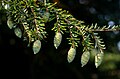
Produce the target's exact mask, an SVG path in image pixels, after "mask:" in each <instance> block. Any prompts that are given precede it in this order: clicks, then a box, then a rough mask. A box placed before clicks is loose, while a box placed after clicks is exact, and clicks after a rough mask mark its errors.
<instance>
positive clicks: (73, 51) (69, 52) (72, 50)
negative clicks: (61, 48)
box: [67, 47, 76, 63]
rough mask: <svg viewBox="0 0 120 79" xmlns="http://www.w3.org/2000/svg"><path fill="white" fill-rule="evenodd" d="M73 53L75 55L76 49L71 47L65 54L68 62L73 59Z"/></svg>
mask: <svg viewBox="0 0 120 79" xmlns="http://www.w3.org/2000/svg"><path fill="white" fill-rule="evenodd" d="M75 55H76V49H75V48H72V47H71V48H70V50H69V51H68V55H67V60H68V62H69V63H71V62H72V61H73V60H74V58H75Z"/></svg>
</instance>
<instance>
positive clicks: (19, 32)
mask: <svg viewBox="0 0 120 79" xmlns="http://www.w3.org/2000/svg"><path fill="white" fill-rule="evenodd" d="M14 33H15V35H16V36H17V37H19V38H21V37H22V31H21V29H20V28H15V29H14Z"/></svg>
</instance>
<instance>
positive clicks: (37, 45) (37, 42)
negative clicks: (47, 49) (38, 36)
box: [33, 40, 41, 54]
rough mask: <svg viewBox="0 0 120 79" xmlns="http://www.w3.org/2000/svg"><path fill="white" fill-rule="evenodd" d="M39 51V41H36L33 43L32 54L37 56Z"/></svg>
mask: <svg viewBox="0 0 120 79" xmlns="http://www.w3.org/2000/svg"><path fill="white" fill-rule="evenodd" d="M40 49H41V41H40V40H36V41H35V42H34V43H33V52H34V54H37V53H38V52H39V51H40Z"/></svg>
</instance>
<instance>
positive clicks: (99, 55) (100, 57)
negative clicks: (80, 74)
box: [95, 51, 104, 68]
mask: <svg viewBox="0 0 120 79" xmlns="http://www.w3.org/2000/svg"><path fill="white" fill-rule="evenodd" d="M103 56H104V53H103V52H102V51H101V52H97V54H96V55H95V66H96V68H97V67H98V66H99V65H100V64H101V62H102V60H103Z"/></svg>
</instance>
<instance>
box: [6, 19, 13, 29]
mask: <svg viewBox="0 0 120 79" xmlns="http://www.w3.org/2000/svg"><path fill="white" fill-rule="evenodd" d="M7 25H8V27H9V28H10V29H12V28H13V27H14V24H13V21H12V20H11V18H10V17H8V20H7Z"/></svg>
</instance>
